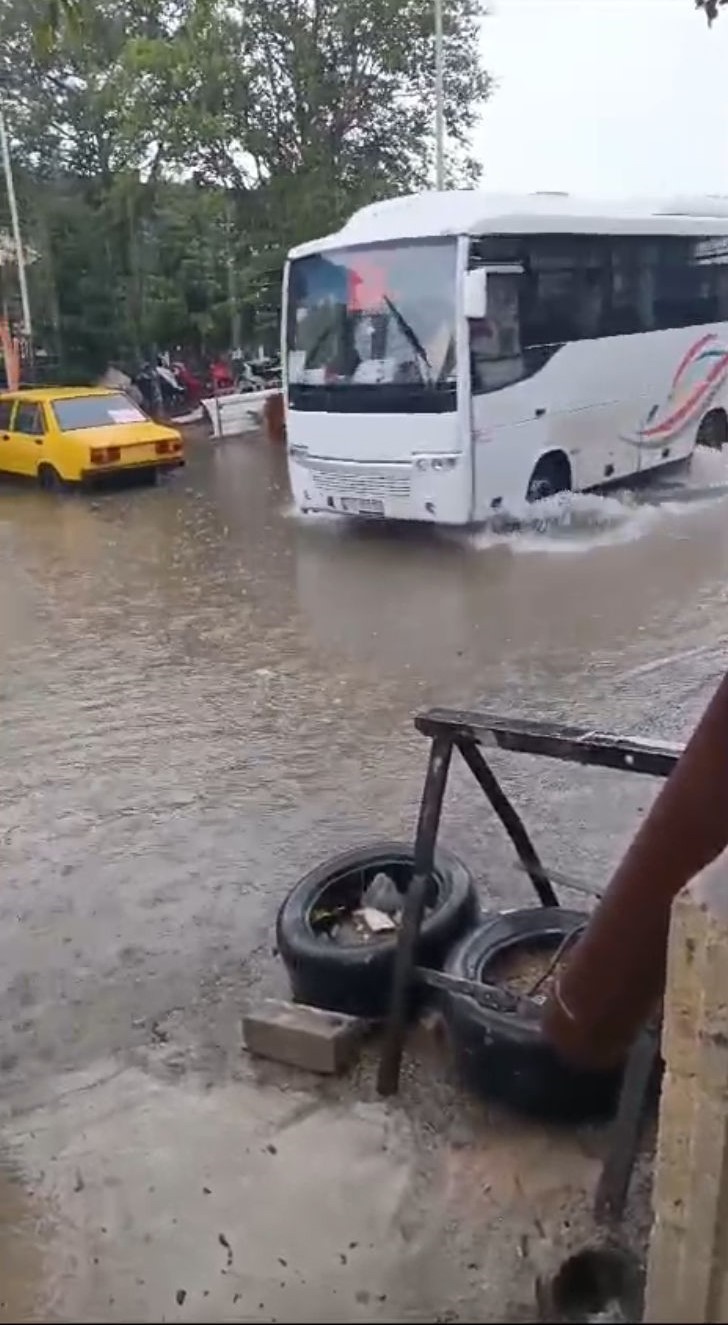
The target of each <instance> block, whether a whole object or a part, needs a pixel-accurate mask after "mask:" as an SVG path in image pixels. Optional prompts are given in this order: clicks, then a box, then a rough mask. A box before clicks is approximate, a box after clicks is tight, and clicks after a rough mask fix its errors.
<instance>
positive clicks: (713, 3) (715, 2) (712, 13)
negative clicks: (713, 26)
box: [695, 0, 728, 23]
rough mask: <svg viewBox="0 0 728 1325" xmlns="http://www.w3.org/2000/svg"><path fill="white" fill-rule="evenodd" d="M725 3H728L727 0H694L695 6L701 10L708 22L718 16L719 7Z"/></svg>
mask: <svg viewBox="0 0 728 1325" xmlns="http://www.w3.org/2000/svg"><path fill="white" fill-rule="evenodd" d="M725 4H728V0H695V8H696V9H702V10H703V12H704V13H705V15H706V17H707V19H708V22H709V23H712V22H713V21H714V20H715V19H716V18H717V17H718V11H719V9H720V8H721V6H722V5H725Z"/></svg>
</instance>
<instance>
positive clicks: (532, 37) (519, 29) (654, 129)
mask: <svg viewBox="0 0 728 1325" xmlns="http://www.w3.org/2000/svg"><path fill="white" fill-rule="evenodd" d="M483 55H484V59H485V63H486V65H487V68H488V69H489V71H490V72H491V73H492V74H493V75H494V76H495V78H496V79H497V81H498V86H497V88H496V91H495V92H494V95H493V99H492V101H491V102H490V103H489V105H488V108H487V110H486V112H485V115H484V119H483V124H482V127H481V129H480V130H479V132H478V134H477V138H476V151H477V154H478V156H479V157H480V158H481V159H482V162H483V166H484V186H485V187H486V188H488V189H493V190H497V191H500V190H504V191H511V190H512V191H516V192H524V191H525V192H530V191H531V190H533V189H568V190H569V191H570V192H574V193H585V194H588V195H591V196H595V197H601V196H603V197H607V196H615V195H617V196H618V195H625V194H626V195H630V194H636V195H640V194H641V195H645V194H648V195H649V194H658V195H668V196H669V195H672V194H685V193H725V194H726V195H728V94H727V90H728V9H726V10H725V11H724V13H723V14H722V16H721V18H720V19H719V21H718V22H717V23H716V24H715V26H714V27H713V29H712V30H711V31H708V27H707V24H706V22H705V19H704V17H703V16H702V15H700V14H698V13H696V12H695V10H694V8H693V4H692V0H491V17H490V18H488V19H487V20H486V22H485V24H484V27H483Z"/></svg>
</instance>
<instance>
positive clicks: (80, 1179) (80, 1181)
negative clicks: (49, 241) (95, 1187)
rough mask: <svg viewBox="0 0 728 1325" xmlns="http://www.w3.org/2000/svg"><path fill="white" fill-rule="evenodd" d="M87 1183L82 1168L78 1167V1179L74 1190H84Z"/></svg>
mask: <svg viewBox="0 0 728 1325" xmlns="http://www.w3.org/2000/svg"><path fill="white" fill-rule="evenodd" d="M85 1186H86V1183H85V1182H84V1180H83V1174H82V1172H81V1170H80V1169H76V1181H75V1183H74V1184H73V1190H74V1192H82V1191H83V1189H84V1187H85Z"/></svg>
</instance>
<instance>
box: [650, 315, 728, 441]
mask: <svg viewBox="0 0 728 1325" xmlns="http://www.w3.org/2000/svg"><path fill="white" fill-rule="evenodd" d="M726 376H728V349H727V348H726V345H725V342H721V341H720V340H719V338H718V336H717V335H716V334H715V333H714V332H708V334H707V335H705V336H701V338H700V340H698V341H696V342H695V344H694V345H692V346H691V347H690V349H689V350H688V352H687V354H685V356H684V357H683V359H682V361H681V363H680V365H679V367H678V369H677V371H676V373H675V376H674V377H673V379H672V386H671V388H670V393H669V395H668V397H667V400H666V401H665V403H664V405H662V406H660V405H657V406H655V408H654V409H652V410H651V411H650V413H649V415H648V417H647V419H646V421H645V424H644V426H643V427H641V428H638V430H637V434H636V437H635V438H631V439H630V440H632V441H635V442H636V444H637V445H638V446H645V447H652V446H660V445H662V443H664V442H665V441H667V440H668V439H669V438H670V437H672V436H674V434H675V433H678V432H679V431H680V429H681V428H683V427H684V426H685V425H686V424H687V423H689V422H690V421H691V419H693V418H694V416H695V415H696V414H698V413H699V412H700V411H701V410H702V408H703V407H704V406H705V405H707V403H708V401H709V399H710V397H711V396H712V395H713V394H714V393H715V391H717V389H718V387H719V386H721V385H722V384H723V382H724V381H725V379H726Z"/></svg>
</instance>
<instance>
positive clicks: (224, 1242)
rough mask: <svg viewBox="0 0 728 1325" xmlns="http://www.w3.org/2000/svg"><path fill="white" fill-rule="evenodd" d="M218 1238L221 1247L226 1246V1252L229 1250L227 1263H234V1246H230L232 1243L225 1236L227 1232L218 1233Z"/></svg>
mask: <svg viewBox="0 0 728 1325" xmlns="http://www.w3.org/2000/svg"><path fill="white" fill-rule="evenodd" d="M217 1240H218V1242H219V1243H220V1246H221V1247H224V1248H225V1250H226V1252H227V1263H228V1265H232V1263H233V1249H232V1247H231V1246H230V1243H229V1242H228V1240H227V1238H226V1237H225V1234H224V1233H218V1235H217Z"/></svg>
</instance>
